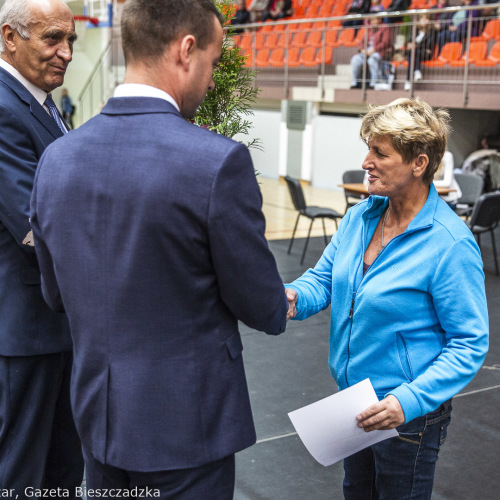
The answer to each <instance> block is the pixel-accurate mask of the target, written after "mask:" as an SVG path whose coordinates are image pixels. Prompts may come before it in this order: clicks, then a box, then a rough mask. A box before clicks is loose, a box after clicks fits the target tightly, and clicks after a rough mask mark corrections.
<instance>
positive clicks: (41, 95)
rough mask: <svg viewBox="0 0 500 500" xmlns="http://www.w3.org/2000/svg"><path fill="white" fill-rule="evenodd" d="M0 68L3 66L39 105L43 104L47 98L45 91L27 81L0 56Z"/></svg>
mask: <svg viewBox="0 0 500 500" xmlns="http://www.w3.org/2000/svg"><path fill="white" fill-rule="evenodd" d="M0 68H3V69H4V70H5V71H7V72H8V73H10V74H11V75H12V76H13V77H14V78H15V79H16V80H18V81H19V82H20V83H22V84H23V85H24V86H25V87H26V89H27V90H28V92H29V93H30V94H31V95H32V96H33V97H34V98H35V99H36V100H37V101H38V102H39V103H40V106H43V103H44V102H45V99H46V98H47V92H45V90H42V89H40V88H38V87H37V86H36V85H33V84H32V83H31V82H30V81H28V80H27V79H26V78H25V77H24V76H23V75H21V73H19V71H17V69H16V68H14V66H12V65H11V64H9V63H8V62H7V61H5V60H4V59H2V58H1V57H0Z"/></svg>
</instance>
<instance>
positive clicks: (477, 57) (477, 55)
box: [450, 42, 488, 67]
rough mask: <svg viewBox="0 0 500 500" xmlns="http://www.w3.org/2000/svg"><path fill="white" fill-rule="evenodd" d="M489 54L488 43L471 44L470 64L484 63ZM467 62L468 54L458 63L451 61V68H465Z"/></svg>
mask: <svg viewBox="0 0 500 500" xmlns="http://www.w3.org/2000/svg"><path fill="white" fill-rule="evenodd" d="M487 53H488V42H471V43H470V47H469V63H474V64H475V63H476V61H484V59H485V58H486V54H487ZM466 60H467V54H466V53H464V55H463V56H462V57H461V58H460V59H459V60H458V61H450V66H454V67H463V66H465V62H466Z"/></svg>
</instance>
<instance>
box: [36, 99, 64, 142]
mask: <svg viewBox="0 0 500 500" xmlns="http://www.w3.org/2000/svg"><path fill="white" fill-rule="evenodd" d="M30 95H31V94H30ZM30 111H31V113H32V114H33V116H34V117H35V118H36V119H37V120H38V121H39V122H40V123H41V124H42V125H43V126H44V127H45V128H46V129H47V130H48V131H49V132H50V133H51V134H52V135H53V136H54V137H55V138H56V139H57V138H58V137H61V136H62V135H64V134H63V133H62V131H61V130H60V129H59V127H58V126H57V123H56V121H55V120H54V118H52V116H50V115H49V114H48V113H47V111H45V109H44V108H43V106H40V103H39V102H38V101H37V100H36V99H35V98H34V97H33V96H32V97H31V102H30ZM61 121H63V122H64V120H63V119H62V117H61ZM66 128H67V129H68V130H69V128H68V127H66Z"/></svg>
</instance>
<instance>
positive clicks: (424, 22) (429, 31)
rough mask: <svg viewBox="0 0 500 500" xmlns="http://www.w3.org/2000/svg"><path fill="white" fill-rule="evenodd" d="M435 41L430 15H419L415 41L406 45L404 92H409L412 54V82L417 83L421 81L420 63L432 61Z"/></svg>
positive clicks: (435, 32)
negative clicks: (406, 59) (406, 62)
mask: <svg viewBox="0 0 500 500" xmlns="http://www.w3.org/2000/svg"><path fill="white" fill-rule="evenodd" d="M436 40H437V31H436V29H435V27H434V24H433V22H432V21H431V16H430V14H420V15H419V16H418V20H417V36H416V37H415V41H414V42H413V40H412V39H411V38H410V41H409V42H408V43H407V44H406V51H407V57H408V71H407V74H406V83H405V87H404V88H405V90H410V88H411V83H410V74H411V68H412V64H411V62H412V54H414V56H413V57H414V62H413V81H415V82H418V81H419V80H422V72H421V71H420V63H421V62H422V61H429V60H430V59H432V57H433V56H434V50H435V47H436ZM413 49H414V50H413Z"/></svg>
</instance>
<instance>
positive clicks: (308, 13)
mask: <svg viewBox="0 0 500 500" xmlns="http://www.w3.org/2000/svg"><path fill="white" fill-rule="evenodd" d="M317 13H318V7H316V5H310V6H309V7H306V10H305V11H304V17H308V18H313V17H317Z"/></svg>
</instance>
